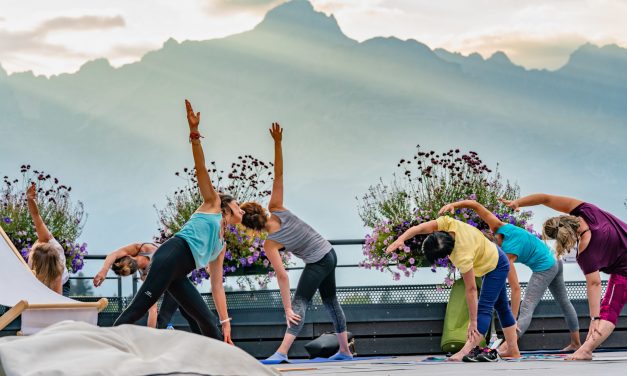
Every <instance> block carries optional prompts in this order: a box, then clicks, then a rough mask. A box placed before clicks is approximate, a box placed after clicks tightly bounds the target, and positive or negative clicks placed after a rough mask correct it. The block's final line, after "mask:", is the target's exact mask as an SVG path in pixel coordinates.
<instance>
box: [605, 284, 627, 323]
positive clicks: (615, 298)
mask: <svg viewBox="0 0 627 376" xmlns="http://www.w3.org/2000/svg"><path fill="white" fill-rule="evenodd" d="M625 303H627V277H626V276H624V275H620V274H612V275H611V276H610V280H609V281H608V283H607V289H606V290H605V295H604V296H603V301H601V316H600V317H601V320H605V321H609V322H611V323H612V324H614V325H616V322H617V321H618V316H620V311H622V310H623V307H624V306H625Z"/></svg>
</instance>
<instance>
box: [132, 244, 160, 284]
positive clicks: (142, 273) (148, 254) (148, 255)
mask: <svg viewBox="0 0 627 376" xmlns="http://www.w3.org/2000/svg"><path fill="white" fill-rule="evenodd" d="M146 244H152V245H154V246H155V247H157V249H158V248H159V246H158V245H157V244H155V243H142V244H141V245H140V246H139V249H140V250H141V249H142V247H143V246H144V245H146ZM155 252H157V250H156V249H155V250H154V251H152V252H139V253H138V254H137V256H144V257H145V258H147V259H148V266H146V267H145V268H144V269H139V277H140V278H146V276H147V275H148V272H149V271H150V267H151V266H152V255H154V253H155Z"/></svg>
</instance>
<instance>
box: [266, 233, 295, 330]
mask: <svg viewBox="0 0 627 376" xmlns="http://www.w3.org/2000/svg"><path fill="white" fill-rule="evenodd" d="M263 248H264V251H265V252H266V257H268V260H270V264H272V269H274V272H275V274H276V278H277V281H278V283H279V290H280V291H281V300H282V301H283V308H284V309H285V320H286V321H287V326H288V328H289V327H290V326H292V324H294V325H298V323H299V322H300V320H301V317H300V315H297V314H296V313H295V312H294V311H293V310H292V295H291V291H290V278H289V276H288V274H287V271H286V270H285V268H284V267H283V260H282V259H281V255H280V254H279V248H280V245H279V244H278V243H276V242H273V241H272V240H266V241H265V242H264V244H263Z"/></svg>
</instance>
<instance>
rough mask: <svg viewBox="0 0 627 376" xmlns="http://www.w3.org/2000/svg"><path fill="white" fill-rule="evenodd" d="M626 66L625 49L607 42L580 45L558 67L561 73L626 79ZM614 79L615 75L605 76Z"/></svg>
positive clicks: (626, 52) (626, 51)
mask: <svg viewBox="0 0 627 376" xmlns="http://www.w3.org/2000/svg"><path fill="white" fill-rule="evenodd" d="M625 66H627V49H624V48H622V47H620V46H618V45H616V44H608V45H605V46H602V47H599V46H597V45H594V44H592V43H586V44H583V45H581V46H580V47H579V48H577V50H575V52H573V53H572V54H571V55H570V57H569V58H568V63H566V65H564V66H563V67H562V68H560V69H559V71H560V72H561V73H564V74H570V75H581V76H582V77H588V78H590V77H593V76H594V77H598V76H606V75H610V76H611V75H612V74H613V75H616V73H617V72H621V73H620V74H619V77H621V78H622V79H623V80H627V75H626V74H625V73H624V72H625ZM607 80H609V81H613V80H614V81H615V80H616V77H613V78H609V77H608V78H607ZM609 81H608V82H609Z"/></svg>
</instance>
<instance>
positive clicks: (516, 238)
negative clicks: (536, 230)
mask: <svg viewBox="0 0 627 376" xmlns="http://www.w3.org/2000/svg"><path fill="white" fill-rule="evenodd" d="M458 208H467V209H472V210H474V211H475V212H476V213H477V214H478V215H479V217H481V219H483V221H484V222H485V223H487V224H488V226H490V230H492V232H493V233H494V238H495V240H496V243H497V244H498V245H499V246H500V247H501V248H502V249H503V252H505V254H506V255H507V257H508V259H509V261H510V267H509V277H508V281H509V286H510V289H511V292H512V313H513V314H514V317H518V337H519V338H520V337H521V336H522V335H523V334H525V332H526V331H527V329H528V328H529V324H531V319H532V316H533V311H534V310H535V309H536V307H537V306H538V303H540V299H541V298H542V296H543V295H544V292H545V291H546V290H547V289H549V290H550V291H551V294H553V298H554V299H555V300H556V301H557V303H558V304H559V306H560V309H561V310H562V313H563V314H564V319H565V320H566V324H567V326H568V330H569V331H570V343H569V344H568V346H566V348H564V349H563V351H572V350H577V349H578V348H579V347H580V346H581V342H580V339H579V319H578V318H577V312H576V311H575V307H573V304H572V303H571V302H570V300H569V299H568V294H567V292H566V285H565V284H564V265H563V262H562V260H560V259H556V258H555V256H554V255H553V252H552V251H551V250H550V249H549V247H548V246H547V245H546V243H545V242H543V241H542V240H540V239H539V238H538V237H537V236H535V235H533V234H531V233H530V232H529V231H527V230H525V229H523V228H520V227H516V226H514V225H512V224H509V223H503V222H502V221H501V220H500V219H498V218H497V217H496V215H494V214H493V213H491V212H490V211H489V210H488V209H486V208H485V207H484V206H483V205H481V204H480V203H478V202H476V201H474V200H463V201H458V202H454V203H451V204H448V205H445V206H444V207H442V209H440V214H444V213H447V212H451V213H454V212H455V210H456V209H458ZM514 262H519V263H521V264H524V265H526V266H528V267H529V268H530V269H531V271H532V272H533V274H532V275H531V277H530V278H529V283H528V284H527V288H526V289H525V297H524V299H523V300H522V303H521V301H520V284H519V283H518V275H517V273H516V268H515V267H514ZM519 309H520V316H519V315H518V313H519ZM499 350H500V355H501V356H504V357H508V356H510V353H509V350H508V343H507V342H506V343H504V344H503V346H501V348H500V349H499Z"/></svg>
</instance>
